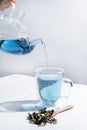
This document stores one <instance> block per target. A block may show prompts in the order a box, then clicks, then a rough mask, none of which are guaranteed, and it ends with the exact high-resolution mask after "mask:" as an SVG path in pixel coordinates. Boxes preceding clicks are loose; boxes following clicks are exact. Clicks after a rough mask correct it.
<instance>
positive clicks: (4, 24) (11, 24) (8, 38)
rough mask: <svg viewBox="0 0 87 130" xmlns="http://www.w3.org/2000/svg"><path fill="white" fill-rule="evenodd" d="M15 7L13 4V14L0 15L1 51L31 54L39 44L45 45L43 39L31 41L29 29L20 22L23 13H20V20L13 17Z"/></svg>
mask: <svg viewBox="0 0 87 130" xmlns="http://www.w3.org/2000/svg"><path fill="white" fill-rule="evenodd" d="M14 9H15V5H14V4H12V7H11V13H10V14H3V11H1V14H0V50H2V51H5V52H8V53H12V54H16V55H20V54H27V53H30V52H31V51H32V50H33V49H34V47H35V46H36V44H37V43H41V44H43V41H42V40H41V39H36V40H33V41H30V40H29V38H28V35H27V27H26V26H24V25H23V24H22V23H21V22H20V20H21V19H22V17H23V15H24V14H23V13H22V12H20V14H19V17H18V18H16V19H15V18H14V17H13V13H14Z"/></svg>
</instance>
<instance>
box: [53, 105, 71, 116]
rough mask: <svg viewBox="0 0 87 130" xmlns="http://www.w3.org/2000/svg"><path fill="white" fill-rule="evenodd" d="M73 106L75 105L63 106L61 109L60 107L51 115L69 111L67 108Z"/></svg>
mask: <svg viewBox="0 0 87 130" xmlns="http://www.w3.org/2000/svg"><path fill="white" fill-rule="evenodd" d="M72 108H73V105H68V106H66V107H63V108H61V109H58V110H56V111H54V113H53V115H52V116H51V117H54V116H56V115H57V114H59V113H61V112H64V111H67V110H70V109H72Z"/></svg>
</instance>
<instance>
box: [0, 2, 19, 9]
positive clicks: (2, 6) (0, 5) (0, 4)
mask: <svg viewBox="0 0 87 130" xmlns="http://www.w3.org/2000/svg"><path fill="white" fill-rule="evenodd" d="M16 2H17V0H0V10H1V11H3V10H5V9H6V8H9V7H10V6H11V5H12V3H16Z"/></svg>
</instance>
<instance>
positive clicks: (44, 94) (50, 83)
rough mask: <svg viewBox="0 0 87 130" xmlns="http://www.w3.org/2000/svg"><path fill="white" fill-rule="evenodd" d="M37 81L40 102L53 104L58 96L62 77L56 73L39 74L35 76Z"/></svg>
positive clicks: (47, 104)
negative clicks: (39, 75) (48, 74)
mask: <svg viewBox="0 0 87 130" xmlns="http://www.w3.org/2000/svg"><path fill="white" fill-rule="evenodd" d="M37 82H38V90H39V95H40V98H41V101H42V103H43V104H44V105H45V106H53V105H54V104H55V102H56V101H57V100H58V98H59V97H60V91H61V83H62V79H61V78H58V76H57V75H52V76H51V75H50V76H41V77H38V78H37Z"/></svg>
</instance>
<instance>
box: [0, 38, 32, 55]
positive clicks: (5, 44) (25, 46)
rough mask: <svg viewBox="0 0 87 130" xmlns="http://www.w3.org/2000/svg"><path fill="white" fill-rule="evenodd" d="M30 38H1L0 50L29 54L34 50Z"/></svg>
mask: <svg viewBox="0 0 87 130" xmlns="http://www.w3.org/2000/svg"><path fill="white" fill-rule="evenodd" d="M33 48H34V46H30V42H29V40H28V39H27V38H26V39H25V38H19V39H8V40H0V50H3V51H5V52H8V53H12V54H17V55H19V54H27V53H30V52H31V51H32V50H33Z"/></svg>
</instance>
